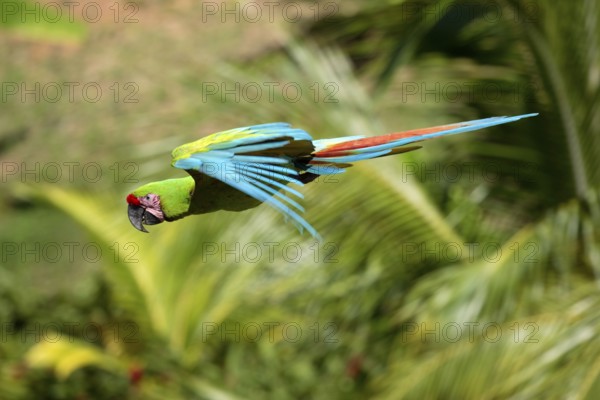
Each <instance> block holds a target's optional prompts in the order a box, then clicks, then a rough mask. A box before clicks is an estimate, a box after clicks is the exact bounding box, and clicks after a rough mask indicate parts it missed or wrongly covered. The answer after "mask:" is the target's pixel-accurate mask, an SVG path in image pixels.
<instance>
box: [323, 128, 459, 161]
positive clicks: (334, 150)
mask: <svg viewBox="0 0 600 400" xmlns="http://www.w3.org/2000/svg"><path fill="white" fill-rule="evenodd" d="M461 126H464V125H463V124H453V125H441V126H434V127H432V128H422V129H413V130H410V131H404V132H396V133H388V134H387V135H381V136H373V137H366V138H362V139H355V140H350V141H348V142H343V143H338V144H334V145H333V146H331V147H327V148H325V149H323V150H321V151H319V152H317V153H315V154H314V156H315V157H336V156H344V155H347V154H349V153H350V152H351V151H352V150H357V149H363V148H365V147H372V146H377V145H380V144H384V143H388V142H392V141H394V140H398V139H403V138H407V137H413V136H421V135H427V134H428V133H435V132H439V131H443V130H446V129H450V128H460V127H461Z"/></svg>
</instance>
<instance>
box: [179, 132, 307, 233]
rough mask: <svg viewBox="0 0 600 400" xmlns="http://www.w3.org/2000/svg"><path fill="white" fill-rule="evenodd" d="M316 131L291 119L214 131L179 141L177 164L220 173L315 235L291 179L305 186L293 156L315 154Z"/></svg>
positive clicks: (214, 175) (193, 171)
mask: <svg viewBox="0 0 600 400" xmlns="http://www.w3.org/2000/svg"><path fill="white" fill-rule="evenodd" d="M313 150H314V147H313V144H312V138H311V136H310V135H309V134H308V133H306V132H305V131H303V130H301V129H293V128H291V127H290V125H289V124H286V123H271V124H262V125H254V126H248V127H243V128H236V129H231V130H228V131H224V132H219V133H215V134H213V135H210V136H207V137H205V138H202V139H200V140H197V141H195V142H192V143H188V144H185V145H183V146H180V147H177V148H176V149H175V150H173V153H172V157H173V159H172V162H171V165H173V166H174V167H176V168H181V169H184V170H186V171H187V172H188V173H190V175H192V176H193V177H194V178H195V179H196V181H198V179H197V178H198V173H199V172H200V173H202V174H204V175H206V176H209V177H211V178H213V179H217V180H219V181H221V182H223V183H226V184H227V185H229V186H231V187H233V188H235V189H237V190H239V191H240V192H243V193H245V194H246V195H248V196H251V197H253V198H254V199H256V200H258V201H260V202H265V203H267V204H269V205H270V206H272V207H274V208H275V209H276V210H278V211H279V212H281V213H283V214H284V215H285V216H286V217H289V218H291V219H292V221H293V222H294V223H295V224H296V225H297V226H298V227H299V229H300V230H301V231H302V229H303V228H305V229H306V230H307V231H309V232H310V233H311V235H313V236H314V237H318V236H319V235H318V233H317V232H316V230H315V229H314V228H313V227H312V226H311V225H310V224H309V223H308V222H307V221H306V220H305V219H304V218H303V217H302V216H301V215H300V213H303V212H304V208H302V206H300V204H298V202H296V201H295V200H294V199H293V198H292V195H293V196H296V197H298V198H303V196H302V194H301V193H300V192H298V191H297V190H295V189H293V188H291V187H288V186H287V185H288V184H289V183H293V184H296V185H299V186H302V185H303V183H302V182H301V181H300V180H299V179H298V176H299V173H298V171H296V169H294V164H293V161H294V160H298V159H302V158H303V157H306V158H310V156H311V153H312V152H313Z"/></svg>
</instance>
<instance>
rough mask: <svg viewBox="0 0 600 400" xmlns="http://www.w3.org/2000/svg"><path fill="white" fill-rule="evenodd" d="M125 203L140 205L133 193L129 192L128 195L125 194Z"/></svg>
mask: <svg viewBox="0 0 600 400" xmlns="http://www.w3.org/2000/svg"><path fill="white" fill-rule="evenodd" d="M127 203H129V204H131V205H132V206H139V205H140V201H139V200H138V198H137V197H135V196H134V195H133V194H130V195H128V196H127Z"/></svg>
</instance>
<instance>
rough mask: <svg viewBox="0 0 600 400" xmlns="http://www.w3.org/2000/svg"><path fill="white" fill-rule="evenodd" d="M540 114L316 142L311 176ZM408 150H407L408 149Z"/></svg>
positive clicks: (486, 119) (311, 163)
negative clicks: (416, 144)
mask: <svg viewBox="0 0 600 400" xmlns="http://www.w3.org/2000/svg"><path fill="white" fill-rule="evenodd" d="M535 115H537V114H523V115H517V116H513V117H492V118H485V119H477V120H473V121H466V122H460V123H457V124H450V125H441V126H435V127H432V128H423V129H414V130H410V131H405V132H397V133H390V134H387V135H381V136H372V137H364V136H350V137H343V138H336V139H323V140H315V141H314V145H315V151H314V152H313V154H312V155H313V157H312V159H311V160H310V162H309V163H308V165H309V166H310V167H309V168H308V169H307V172H310V173H313V174H317V175H322V174H335V173H339V172H343V171H344V168H345V167H347V166H349V165H350V164H351V163H353V162H355V161H360V160H367V159H370V158H376V157H382V156H388V155H392V154H399V153H405V152H408V151H412V150H416V149H419V148H420V147H421V146H406V145H407V144H411V143H415V142H420V141H422V140H427V139H432V138H435V137H438V136H444V135H453V134H456V133H463V132H469V131H475V130H477V129H483V128H487V127H490V126H494V125H501V124H506V123H509V122H513V121H517V120H519V119H521V118H528V117H533V116H535ZM404 146H406V147H404Z"/></svg>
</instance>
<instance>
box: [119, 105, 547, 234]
mask: <svg viewBox="0 0 600 400" xmlns="http://www.w3.org/2000/svg"><path fill="white" fill-rule="evenodd" d="M535 115H537V114H524V115H518V116H512V117H492V118H485V119H478V120H473V121H467V122H461V123H456V124H450V125H442V126H436V127H432V128H424V129H415V130H409V131H405V132H399V133H390V134H387V135H381V136H372V137H364V136H347V137H340V138H334V139H320V140H313V138H312V137H311V136H310V135H309V134H308V133H307V132H305V131H303V130H302V129H296V128H292V127H291V126H290V125H289V124H287V123H283V122H275V123H268V124H262V125H253V126H246V127H242V128H236V129H231V130H227V131H223V132H218V133H215V134H212V135H209V136H206V137H204V138H202V139H199V140H196V141H195V142H192V143H188V144H184V145H182V146H179V147H177V148H176V149H175V150H173V152H172V162H171V165H172V166H174V167H175V168H180V169H183V170H185V171H186V172H187V173H188V174H189V176H187V177H184V178H178V179H167V180H163V181H159V182H151V183H148V184H146V185H144V186H141V187H140V188H138V189H136V190H134V191H133V192H132V193H131V194H129V195H128V196H127V203H128V216H129V220H130V221H131V224H132V225H133V226H134V227H135V228H137V229H138V230H140V231H142V232H148V231H147V230H146V228H145V227H144V224H146V225H156V224H159V223H161V222H163V221H175V220H178V219H181V218H184V217H187V216H188V215H195V214H206V213H210V212H214V211H218V210H228V211H243V210H247V209H250V208H253V207H256V206H258V205H259V204H260V203H263V202H264V203H267V204H269V205H270V206H272V207H274V208H275V209H276V210H278V211H279V212H281V213H282V214H284V215H285V216H286V219H287V218H289V219H291V220H292V221H293V222H294V224H295V225H296V226H297V227H298V228H299V230H300V232H302V231H303V229H306V230H307V231H308V232H309V233H310V234H311V235H312V236H313V237H315V238H319V235H318V233H317V231H316V230H315V228H313V227H312V226H311V225H310V224H309V223H308V222H307V221H306V220H305V219H304V218H303V217H302V216H301V213H303V212H304V208H303V207H302V206H301V205H300V204H298V202H297V201H296V200H294V198H293V196H295V197H297V198H300V199H302V198H303V196H302V193H300V192H299V191H297V190H296V189H294V188H292V187H289V186H288V185H289V184H290V183H293V184H295V185H299V186H302V185H304V184H306V183H308V182H311V181H312V180H314V179H315V178H316V177H318V176H319V175H329V174H339V173H342V172H344V171H345V169H346V168H347V167H350V166H351V164H352V163H353V162H356V161H360V160H366V159H370V158H376V157H382V156H388V155H392V154H399V153H405V152H408V151H412V150H416V149H419V148H420V147H421V146H414V145H412V146H406V145H407V144H413V143H416V142H420V141H423V140H427V139H431V138H435V137H439V136H444V135H451V134H457V133H463V132H469V131H474V130H477V129H482V128H487V127H490V126H494V125H500V124H506V123H509V122H513V121H517V120H519V119H521V118H527V117H532V116H535Z"/></svg>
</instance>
